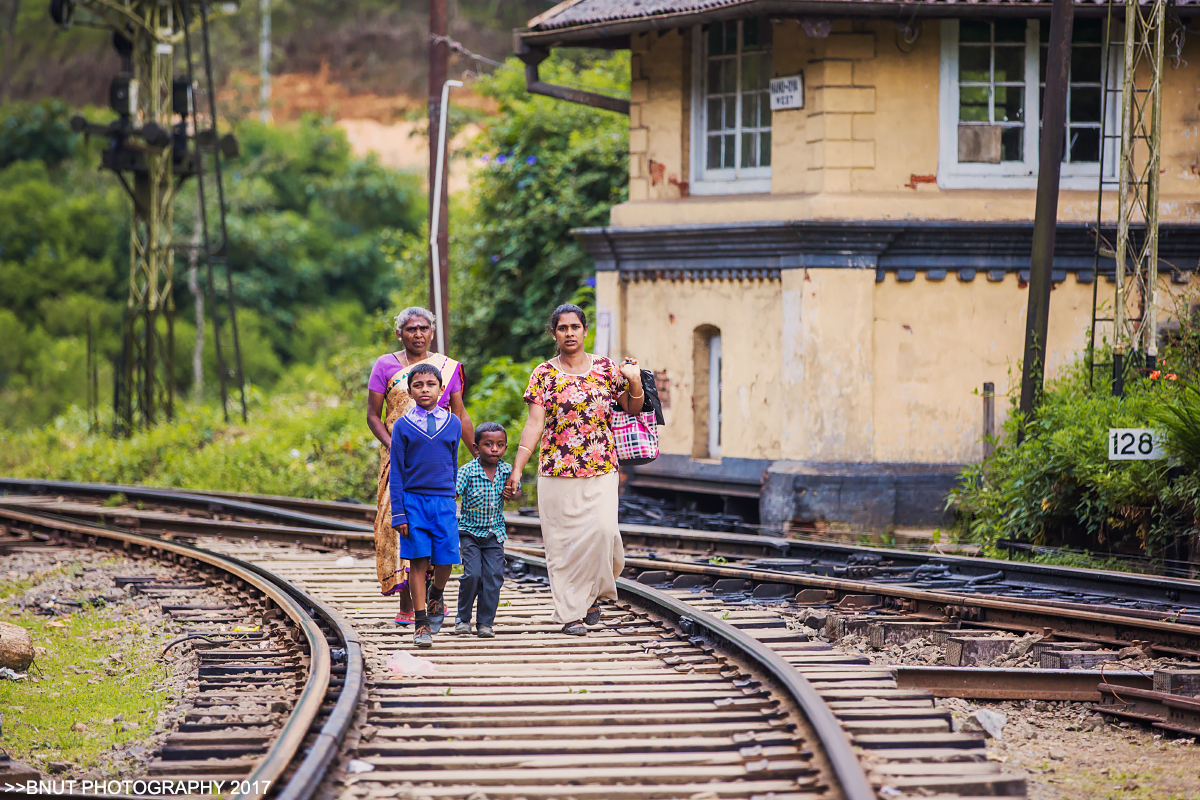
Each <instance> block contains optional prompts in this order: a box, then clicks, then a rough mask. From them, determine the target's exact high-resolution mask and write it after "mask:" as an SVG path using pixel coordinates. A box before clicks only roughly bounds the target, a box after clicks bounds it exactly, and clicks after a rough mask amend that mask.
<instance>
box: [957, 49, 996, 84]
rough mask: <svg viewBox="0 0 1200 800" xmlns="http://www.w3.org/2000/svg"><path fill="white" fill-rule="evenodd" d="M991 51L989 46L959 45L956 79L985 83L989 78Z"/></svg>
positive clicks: (990, 72) (965, 81)
mask: <svg viewBox="0 0 1200 800" xmlns="http://www.w3.org/2000/svg"><path fill="white" fill-rule="evenodd" d="M991 74H992V53H991V48H989V47H960V48H959V49H958V79H959V80H960V81H962V82H964V83H972V82H974V83H987V82H988V81H989V80H991Z"/></svg>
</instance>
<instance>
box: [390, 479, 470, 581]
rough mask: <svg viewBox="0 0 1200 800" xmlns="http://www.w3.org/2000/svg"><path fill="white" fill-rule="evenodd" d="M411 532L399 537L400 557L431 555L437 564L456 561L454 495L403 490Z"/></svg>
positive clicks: (424, 556) (456, 540)
mask: <svg viewBox="0 0 1200 800" xmlns="http://www.w3.org/2000/svg"><path fill="white" fill-rule="evenodd" d="M404 513H405V514H406V515H407V516H408V536H401V537H400V557H401V558H407V559H409V560H412V559H414V558H428V559H430V560H431V562H432V563H433V564H435V565H437V564H457V563H459V557H458V514H457V513H456V509H455V505H454V498H453V497H439V496H434V495H428V494H410V493H408V492H405V493H404Z"/></svg>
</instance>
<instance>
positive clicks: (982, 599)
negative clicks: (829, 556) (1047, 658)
mask: <svg viewBox="0 0 1200 800" xmlns="http://www.w3.org/2000/svg"><path fill="white" fill-rule="evenodd" d="M505 547H506V549H507V550H510V551H513V552H518V553H523V554H529V555H537V554H538V552H539V550H537V549H534V548H529V547H524V546H522V545H519V544H514V543H511V542H506V543H505ZM625 564H626V566H632V567H638V568H640V569H645V570H654V571H664V572H678V573H687V574H689V575H706V576H709V577H714V578H739V579H742V580H749V581H758V582H759V583H776V584H784V585H790V586H796V587H799V588H808V589H832V590H834V591H836V592H841V593H843V594H860V595H876V596H880V597H885V596H886V597H896V598H901V599H904V600H912V601H915V602H920V603H925V604H927V605H929V606H934V607H937V608H940V609H947V608H963V607H971V608H980V609H990V610H993V611H997V612H1005V613H1008V614H1011V615H1013V616H1014V618H1015V617H1019V616H1020V615H1026V616H1029V617H1033V618H1037V617H1038V615H1041V616H1042V617H1044V618H1045V620H1044V621H1053V620H1054V619H1055V618H1058V619H1067V620H1071V621H1077V622H1086V623H1090V624H1094V625H1099V626H1105V627H1111V628H1113V629H1114V630H1115V629H1118V628H1130V629H1136V630H1137V631H1139V632H1140V633H1141V635H1149V634H1150V633H1158V634H1162V635H1163V636H1164V637H1186V638H1188V639H1190V640H1191V642H1192V643H1193V645H1194V646H1195V647H1197V648H1200V625H1191V624H1186V623H1181V622H1169V621H1165V620H1153V619H1138V618H1129V617H1119V616H1116V615H1113V614H1101V613H1097V612H1092V611H1086V610H1084V609H1085V608H1086V606H1082V605H1081V606H1077V607H1075V608H1059V607H1042V606H1038V605H1033V604H1031V603H1028V602H1025V601H1014V600H1009V599H1006V598H1001V597H998V596H995V595H976V594H971V595H962V594H947V593H942V592H929V591H924V590H921V589H911V588H908V587H904V586H895V585H889V584H878V583H867V582H864V581H851V580H846V579H842V578H822V577H817V576H813V575H798V574H796V573H793V572H776V571H771V570H760V569H747V568H745V567H720V566H714V565H709V564H691V563H687V562H680V561H661V560H651V559H642V558H626V559H625ZM975 624H979V625H982V626H985V627H986V626H988V625H989V623H988V622H979V623H975ZM1039 627H1044V626H1039ZM1063 632H1064V633H1066V631H1063ZM1070 635H1072V636H1075V637H1076V638H1086V637H1085V636H1082V635H1080V634H1078V633H1071V634H1070ZM1094 638H1096V639H1098V640H1103V638H1104V637H1094ZM1154 647H1155V648H1156V649H1158V650H1161V651H1164V652H1177V653H1180V654H1195V653H1197V651H1196V650H1188V649H1181V648H1177V647H1175V646H1174V645H1164V644H1162V643H1161V642H1160V643H1159V644H1155V645H1154Z"/></svg>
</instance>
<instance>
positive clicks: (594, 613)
mask: <svg viewBox="0 0 1200 800" xmlns="http://www.w3.org/2000/svg"><path fill="white" fill-rule="evenodd" d="M583 624H584V625H599V624H600V606H598V605H593V606H592V607H591V608H589V609H588V612H587V616H585V617H584V618H583Z"/></svg>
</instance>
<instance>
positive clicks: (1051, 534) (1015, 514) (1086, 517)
mask: <svg viewBox="0 0 1200 800" xmlns="http://www.w3.org/2000/svg"><path fill="white" fill-rule="evenodd" d="M1176 389H1177V387H1176V386H1175V385H1174V384H1167V385H1164V384H1163V383H1162V382H1160V381H1155V380H1150V379H1148V378H1139V377H1133V378H1131V379H1129V380H1128V381H1127V383H1126V392H1125V396H1124V397H1113V396H1112V395H1111V393H1110V391H1109V390H1108V388H1107V387H1105V386H1099V385H1098V386H1097V388H1096V389H1095V391H1092V390H1090V389H1089V388H1088V385H1087V375H1086V367H1084V366H1083V365H1082V364H1080V365H1077V366H1076V367H1074V368H1073V369H1071V370H1070V371H1068V372H1067V373H1066V374H1065V375H1064V376H1063V377H1061V378H1060V379H1059V380H1057V381H1055V382H1054V383H1052V384H1050V385H1049V386H1048V387H1047V389H1046V391H1045V393H1044V396H1043V399H1042V403H1041V405H1040V406H1039V407H1038V412H1037V415H1036V417H1034V418H1033V419H1031V420H1025V419H1023V417H1022V416H1021V414H1020V413H1019V412H1018V411H1017V410H1016V409H1015V408H1014V409H1013V411H1012V413H1011V414H1010V415H1009V417H1008V420H1007V421H1006V422H1005V425H1004V440H1003V442H1002V443H1001V444H1000V445H999V446H998V447H997V448H996V451H995V453H994V454H993V456H992V457H991V458H989V459H988V460H987V461H985V462H983V463H982V464H976V465H970V466H968V467H967V468H966V469H965V470H964V472H963V476H962V485H961V487H960V488H959V489H958V490H957V491H955V492H954V493H953V494H952V496H951V501H952V502H953V503H954V504H956V505H957V507H958V510H959V513H960V515H961V516H962V518H963V524H964V526H965V528H966V530H967V532H968V533H969V535H970V537H971V538H973V539H975V540H977V541H981V542H983V543H987V544H991V543H994V542H996V541H997V540H999V539H1002V538H1005V537H1013V538H1015V539H1017V540H1020V541H1026V542H1032V543H1035V544H1065V545H1070V546H1081V547H1086V548H1089V549H1109V550H1112V551H1116V552H1139V553H1153V552H1155V551H1156V550H1158V549H1159V548H1161V546H1162V545H1163V544H1164V543H1165V542H1166V540H1167V539H1168V538H1169V537H1171V536H1173V535H1174V534H1175V532H1176V530H1177V524H1176V522H1175V516H1176V515H1177V514H1178V508H1177V507H1176V506H1175V504H1174V503H1173V502H1171V501H1170V499H1169V498H1167V497H1166V492H1167V489H1168V486H1169V481H1168V475H1167V467H1166V465H1165V463H1164V462H1162V461H1109V460H1108V451H1107V445H1106V440H1107V435H1108V429H1109V428H1141V427H1146V426H1147V425H1148V424H1150V423H1152V422H1153V421H1155V420H1157V419H1158V418H1159V413H1160V412H1159V408H1160V406H1162V405H1163V403H1164V402H1166V401H1168V400H1169V399H1170V398H1171V397H1172V396H1173V395H1175V394H1176V393H1177V392H1176ZM1022 427H1024V440H1023V441H1022V442H1021V443H1020V444H1018V443H1017V438H1018V433H1019V432H1020V431H1021V429H1022Z"/></svg>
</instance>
